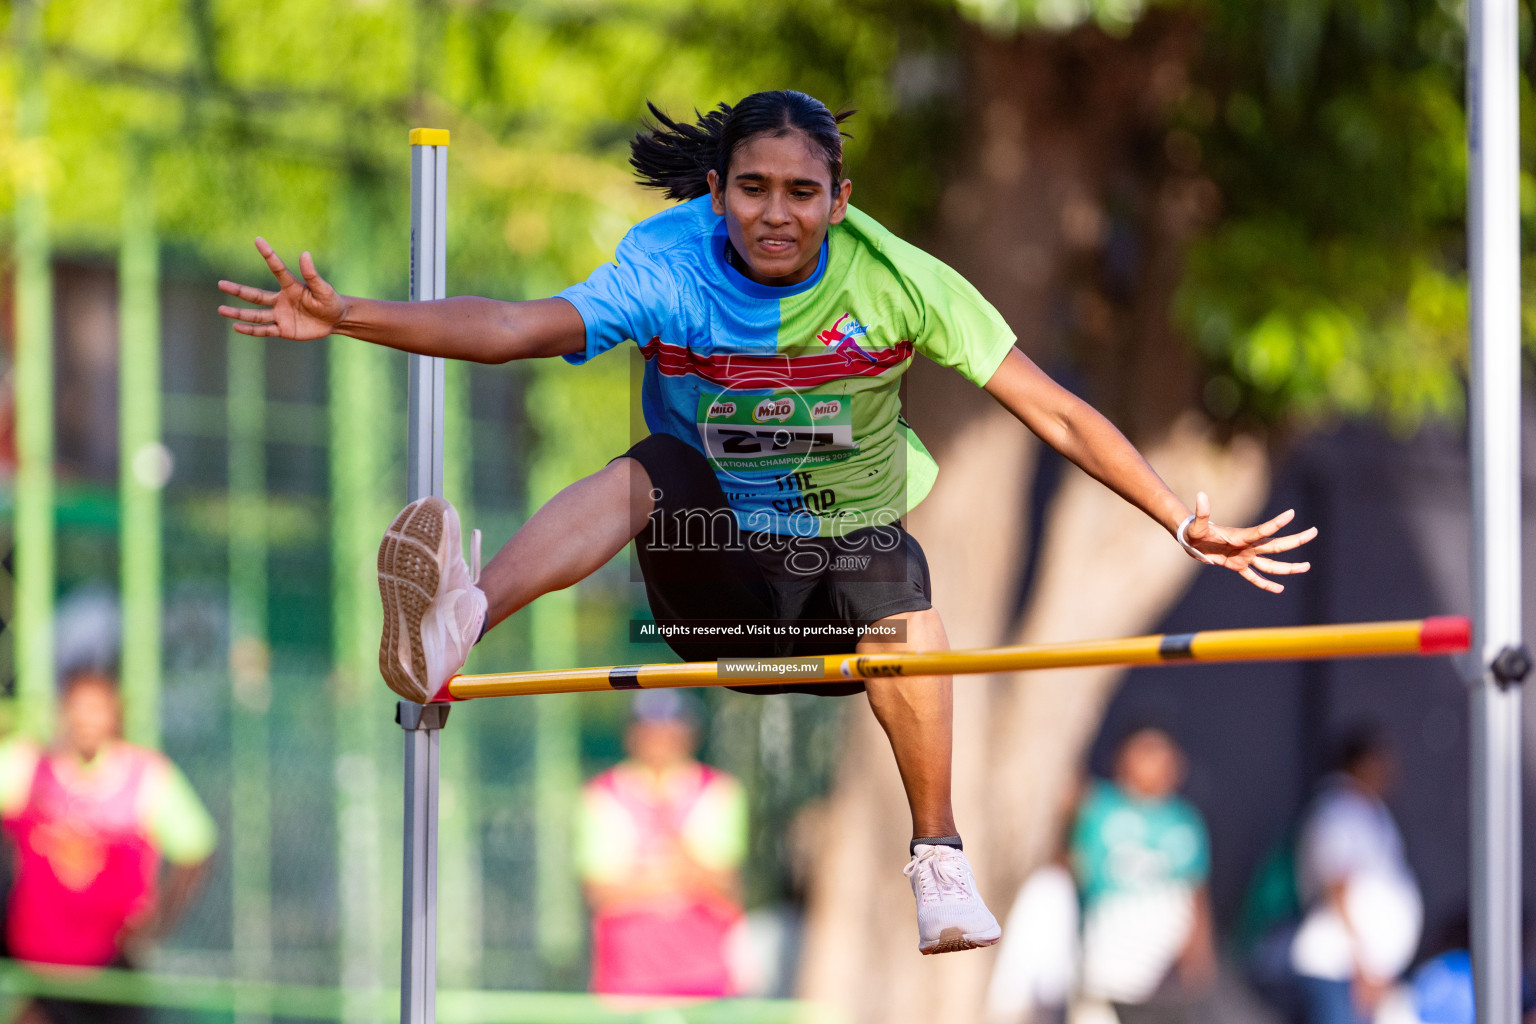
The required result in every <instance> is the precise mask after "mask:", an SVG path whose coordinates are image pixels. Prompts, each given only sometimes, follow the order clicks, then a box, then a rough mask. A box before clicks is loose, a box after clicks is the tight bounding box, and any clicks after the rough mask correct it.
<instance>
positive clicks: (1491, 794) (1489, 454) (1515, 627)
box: [1467, 0, 1530, 1024]
mask: <svg viewBox="0 0 1536 1024" xmlns="http://www.w3.org/2000/svg"><path fill="white" fill-rule="evenodd" d="M1516 7H1517V4H1516V0H1471V2H1470V3H1469V4H1468V7H1467V146H1468V150H1469V157H1470V175H1469V183H1468V195H1467V255H1468V264H1469V272H1470V281H1471V306H1472V410H1471V420H1472V422H1471V427H1472V524H1473V528H1472V533H1473V561H1472V574H1473V576H1472V578H1473V644H1472V655H1473V659H1472V663H1471V664H1472V669H1471V672H1470V678H1469V679H1468V683H1469V685H1470V688H1471V704H1472V716H1471V723H1472V744H1471V746H1472V772H1471V776H1472V837H1471V853H1472V858H1471V859H1472V957H1473V969H1474V975H1475V987H1476V998H1477V1019H1478V1020H1479V1021H1480V1022H1482V1024H1516V1022H1517V1021H1518V1020H1519V1017H1520V966H1521V961H1520V841H1521V840H1520V689H1519V683H1520V681H1521V680H1522V679H1524V677H1525V675H1526V673H1527V671H1528V670H1529V667H1530V658H1529V655H1528V654H1527V653H1526V652H1525V649H1524V648H1523V647H1522V646H1521V643H1520V630H1521V624H1520V619H1521V614H1520V191H1519V168H1520V152H1519V141H1520V136H1519V131H1520V126H1519V92H1518V81H1519V80H1518V70H1517V69H1518V64H1517V55H1516V43H1517V40H1518V39H1519V35H1520V32H1519V20H1518V17H1517V11H1516Z"/></svg>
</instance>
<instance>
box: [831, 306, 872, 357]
mask: <svg viewBox="0 0 1536 1024" xmlns="http://www.w3.org/2000/svg"><path fill="white" fill-rule="evenodd" d="M868 331H869V328H868V327H867V326H865V325H864V324H861V323H859V321H858V320H857V319H855V317H854V315H853V314H852V313H844V314H843V315H842V316H840V317H838V318H837V322H836V323H835V324H833V325H832V326H831V327H829V328H827V329H826V330H825V331H822V332H821V333H820V334H818V335H816V340H817V341H819V342H821V343H822V344H823V345H825V346H827V348H829V349H831V350H832V351H834V352H836V353H838V354H839V355H841V356H842V357H843V360H844V362H848V363H852V362H853V360H854V357H855V356H862V357H863V358H865V359H867V360H869V361H870V362H872V363H878V362H879V360H878V359H876V358H875V357H874V356H872V355H870V354H869V353H868V352H866V351H864V350H863V349H862V348H860V347H859V340H858V339H860V338H862V337H864V335H865V334H866V333H867V332H868Z"/></svg>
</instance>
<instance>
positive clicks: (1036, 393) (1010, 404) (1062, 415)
mask: <svg viewBox="0 0 1536 1024" xmlns="http://www.w3.org/2000/svg"><path fill="white" fill-rule="evenodd" d="M986 387H987V392H988V393H989V394H990V395H991V396H992V397H993V398H995V399H997V400H998V401H999V402H1000V403H1002V405H1003V407H1004V408H1005V409H1007V410H1008V411H1009V412H1011V413H1013V414H1014V415H1015V416H1017V417H1018V418H1019V420H1020V422H1022V423H1023V424H1024V425H1025V426H1026V427H1028V428H1029V429H1030V430H1032V431H1034V432H1035V434H1037V435H1038V436H1039V437H1040V439H1041V440H1042V441H1044V442H1045V443H1046V444H1048V445H1050V446H1051V447H1052V448H1054V449H1056V450H1057V451H1058V452H1060V453H1061V454H1062V455H1065V456H1066V457H1067V458H1069V459H1071V460H1072V461H1073V462H1074V463H1076V464H1077V465H1078V466H1079V467H1081V468H1082V470H1083V472H1085V473H1087V474H1088V475H1089V476H1091V477H1093V478H1094V479H1095V480H1098V481H1099V482H1100V483H1102V484H1104V485H1105V486H1106V487H1108V488H1109V489H1110V490H1112V491H1114V492H1115V493H1116V494H1118V495H1120V496H1121V497H1122V498H1124V499H1125V500H1126V501H1128V502H1130V503H1131V504H1132V505H1135V506H1136V507H1137V508H1139V509H1141V510H1142V511H1143V512H1145V513H1146V514H1147V515H1149V516H1151V517H1152V518H1153V519H1155V520H1156V521H1157V522H1158V523H1160V524H1161V525H1162V527H1163V529H1165V530H1167V531H1168V532H1169V533H1176V532H1177V531H1178V528H1179V524H1180V523H1182V522H1183V521H1184V520H1185V519H1186V518H1188V517H1189V515H1190V510H1189V507H1188V506H1187V505H1185V504H1184V502H1183V501H1181V500H1179V496H1178V495H1176V494H1174V493H1173V492H1172V491H1170V490H1169V489H1168V485H1167V484H1165V483H1163V481H1162V478H1160V477H1159V476H1158V475H1157V474H1156V473H1155V472H1153V471H1152V467H1151V466H1149V465H1147V461H1146V460H1145V459H1143V458H1142V457H1141V453H1139V452H1138V451H1136V449H1135V448H1134V447H1133V446H1132V445H1131V443H1130V442H1129V441H1127V440H1126V439H1125V435H1123V434H1121V433H1120V431H1118V430H1116V429H1115V425H1114V424H1113V423H1111V422H1109V420H1107V419H1105V418H1104V416H1103V414H1101V413H1100V412H1099V411H1098V410H1097V409H1095V408H1094V407H1093V406H1091V405H1089V404H1088V403H1087V402H1085V401H1083V400H1082V399H1081V398H1078V397H1077V396H1076V395H1074V394H1072V392H1070V391H1068V390H1067V389H1066V388H1064V387H1062V386H1061V385H1060V384H1057V383H1056V382H1055V381H1054V380H1052V379H1051V378H1050V377H1049V376H1047V375H1046V374H1045V373H1044V371H1042V370H1041V369H1040V368H1039V367H1038V366H1036V365H1035V364H1034V362H1033V361H1032V360H1031V359H1030V358H1029V357H1028V356H1026V355H1025V354H1024V353H1023V352H1020V351H1019V350H1018V349H1013V350H1012V351H1010V352H1009V353H1008V356H1007V358H1005V359H1004V360H1003V364H1002V365H1001V366H999V367H998V368H997V372H996V373H994V374H993V375H992V378H991V379H990V380H989V381H987V385H986ZM1194 515H1195V521H1194V522H1192V523H1190V524H1189V528H1188V529H1187V530H1185V531H1184V537H1185V539H1186V540H1188V541H1189V543H1190V544H1191V545H1193V546H1194V547H1195V548H1196V549H1197V550H1198V551H1200V553H1201V554H1202V555H1203V556H1204V559H1205V561H1206V562H1209V563H1210V564H1211V565H1221V566H1225V567H1226V568H1228V569H1231V570H1233V571H1234V572H1236V573H1239V574H1240V575H1241V576H1242V577H1243V579H1245V580H1247V581H1248V582H1249V583H1252V584H1253V585H1254V586H1256V587H1259V588H1261V589H1263V590H1268V591H1270V592H1271V593H1275V594H1278V593H1280V591H1282V590H1284V589H1285V588H1284V587H1282V586H1281V585H1280V584H1278V583H1276V582H1274V581H1273V580H1269V579H1265V578H1264V577H1263V576H1261V575H1259V573H1260V572H1267V573H1272V574H1274V575H1277V576H1288V575H1291V574H1294V573H1299V572H1306V571H1307V570H1308V569H1310V568H1311V564H1310V563H1308V562H1280V561H1276V560H1275V559H1273V558H1270V557H1268V556H1270V555H1274V554H1279V553H1280V552H1282V551H1290V550H1292V549H1293V548H1297V547H1300V546H1301V545H1303V544H1305V543H1306V542H1307V541H1309V540H1311V539H1312V538H1313V537H1316V536H1317V528H1316V527H1312V528H1309V529H1306V530H1303V531H1301V532H1300V533H1293V534H1291V535H1289V536H1286V537H1276V536H1275V534H1277V533H1279V532H1280V529H1281V528H1282V527H1284V526H1285V525H1286V524H1287V523H1289V522H1290V521H1291V520H1292V519H1294V518H1295V515H1296V513H1295V511H1294V510H1292V509H1287V510H1286V511H1284V512H1282V513H1280V514H1279V515H1278V516H1275V518H1273V519H1271V520H1270V521H1269V522H1267V523H1261V524H1260V525H1258V526H1250V527H1247V528H1235V527H1228V526H1217V525H1216V524H1215V523H1213V522H1211V519H1210V516H1211V509H1210V499H1209V498H1207V497H1206V496H1205V494H1204V493H1203V492H1202V493H1201V494H1200V495H1199V496H1197V497H1196V499H1195V509H1194Z"/></svg>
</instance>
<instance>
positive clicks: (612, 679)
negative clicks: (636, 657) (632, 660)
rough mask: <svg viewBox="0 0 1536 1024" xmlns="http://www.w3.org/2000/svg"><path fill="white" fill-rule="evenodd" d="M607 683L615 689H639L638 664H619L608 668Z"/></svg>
mask: <svg viewBox="0 0 1536 1024" xmlns="http://www.w3.org/2000/svg"><path fill="white" fill-rule="evenodd" d="M608 685H609V686H610V687H612V688H613V689H615V690H638V689H640V666H639V665H620V666H619V667H618V668H611V669H609V670H608Z"/></svg>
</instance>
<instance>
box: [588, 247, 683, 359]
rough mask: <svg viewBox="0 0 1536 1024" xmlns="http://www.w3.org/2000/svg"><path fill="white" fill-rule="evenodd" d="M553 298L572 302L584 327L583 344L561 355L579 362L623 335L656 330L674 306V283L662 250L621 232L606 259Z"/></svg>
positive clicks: (634, 337) (639, 338)
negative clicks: (609, 259) (621, 237)
mask: <svg viewBox="0 0 1536 1024" xmlns="http://www.w3.org/2000/svg"><path fill="white" fill-rule="evenodd" d="M558 297H559V298H562V299H565V300H566V301H567V302H569V303H570V304H571V305H573V306H575V307H576V311H577V312H578V313H580V314H581V319H582V321H583V322H584V323H585V324H586V327H587V347H586V349H585V350H584V351H582V352H573V353H571V354H570V355H568V356H566V357H565V360H566V361H567V362H570V363H575V364H578V365H579V364H581V363H584V362H586V361H587V360H588V359H591V358H592V357H593V356H596V355H601V354H602V353H604V352H606V351H608V350H609V349H611V348H613V347H614V346H616V345H619V344H621V343H623V342H625V341H635V342H638V343H640V344H645V343H646V342H648V341H650V340H651V339H652V338H654V337H656V336H657V335H659V334H660V333H661V330H662V325H663V324H664V323H665V322H666V321H667V320H669V319H671V317H672V314H673V311H674V310H675V309H676V308H677V287H676V283H675V281H674V278H673V276H672V273H671V270H670V268H669V267H668V265H667V263H666V260H665V256H664V255H663V254H658V253H655V252H653V251H651V250H649V249H647V248H645V247H643V246H642V245H640V244H639V243H638V242H637V241H636V239H635V232H633V231H632V232H630V233H629V234H628V235H626V236H624V240H623V241H622V242H620V243H619V248H618V251H617V252H615V253H614V257H613V262H612V263H604V264H603V265H602V266H600V267H598V268H597V269H596V270H594V271H593V272H592V276H591V277H589V278H587V279H586V280H585V281H583V282H582V283H581V284H577V285H572V286H571V287H569V288H567V289H566V290H565V291H563V292H561V293H560V294H559V296H558Z"/></svg>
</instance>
